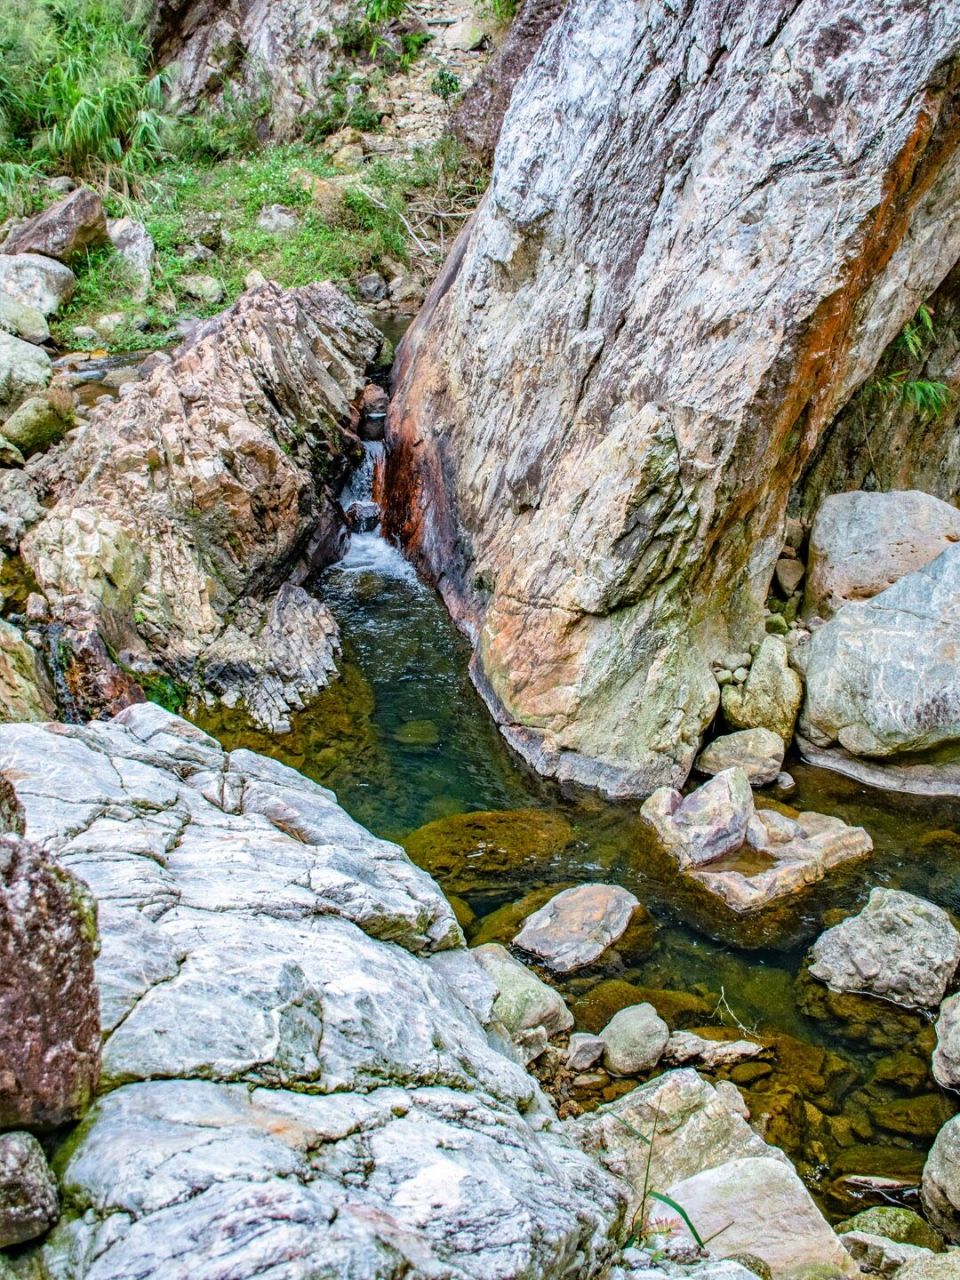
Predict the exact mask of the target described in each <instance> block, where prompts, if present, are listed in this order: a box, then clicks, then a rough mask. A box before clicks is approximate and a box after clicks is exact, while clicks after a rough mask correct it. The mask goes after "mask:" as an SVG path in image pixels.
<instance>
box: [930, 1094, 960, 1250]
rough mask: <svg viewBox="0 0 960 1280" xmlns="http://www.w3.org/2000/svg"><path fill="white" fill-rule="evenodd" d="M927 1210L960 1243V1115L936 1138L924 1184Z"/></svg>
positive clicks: (940, 1226) (946, 1125) (943, 1229)
mask: <svg viewBox="0 0 960 1280" xmlns="http://www.w3.org/2000/svg"><path fill="white" fill-rule="evenodd" d="M920 1195H921V1199H922V1200H923V1208H924V1212H925V1213H926V1215H927V1218H928V1219H929V1220H930V1222H931V1223H932V1224H933V1225H934V1226H935V1227H936V1228H937V1230H938V1231H940V1232H942V1233H943V1235H945V1236H946V1238H947V1239H948V1240H952V1241H953V1242H954V1243H960V1116H954V1117H953V1119H952V1120H948V1121H947V1123H946V1124H945V1125H944V1126H943V1128H942V1129H941V1130H940V1132H939V1133H938V1134H937V1136H936V1138H935V1139H934V1143H933V1146H932V1147H931V1148H930V1154H929V1155H928V1156H927V1162H926V1164H925V1165H924V1166H923V1181H922V1183H921V1187H920Z"/></svg>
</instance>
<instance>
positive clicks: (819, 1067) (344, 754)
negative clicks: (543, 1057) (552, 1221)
mask: <svg viewBox="0 0 960 1280" xmlns="http://www.w3.org/2000/svg"><path fill="white" fill-rule="evenodd" d="M313 587H314V589H315V590H316V591H317V593H318V595H320V596H321V597H322V598H323V599H324V601H325V602H326V603H327V604H328V605H329V606H330V608H331V609H332V610H333V612H334V614H335V615H336V617H337V621H338V623H339V625H340V628H341V632H342V636H343V643H344V661H343V663H342V674H341V678H340V679H338V680H336V681H334V683H333V684H332V685H331V686H330V687H329V688H328V689H327V690H325V691H324V693H323V694H322V696H321V698H320V700H319V701H318V703H317V704H316V705H315V706H313V707H312V708H311V709H310V710H309V711H307V712H304V713H302V714H300V715H299V716H296V717H294V721H293V732H292V733H291V734H290V735H287V736H284V737H272V736H270V735H267V734H263V733H260V732H257V731H255V730H251V729H250V727H249V725H245V724H243V723H242V722H240V721H239V720H238V719H237V717H236V716H234V715H231V713H229V712H222V711H221V712H217V713H204V714H203V715H202V716H201V722H202V724H203V727H204V728H207V729H208V730H209V731H211V732H213V733H216V734H218V735H219V736H220V737H221V738H222V739H223V740H224V742H225V744H226V745H227V746H228V747H233V746H237V745H241V744H242V745H244V746H250V747H253V748H254V749H256V750H260V751H263V752H264V753H266V754H268V755H272V756H276V757H277V758H279V759H281V760H284V761H285V762H286V763H288V764H291V765H293V766H294V767H295V768H298V769H301V770H302V771H303V772H304V773H306V774H308V775H309V776H311V777H313V778H316V779H317V780H318V781H320V782H322V783H324V784H325V785H326V786H329V787H332V788H333V789H334V790H335V791H336V792H337V795H338V797H339V799H340V802H341V803H342V804H343V805H344V807H345V808H346V809H347V810H348V811H349V812H350V813H351V814H353V816H354V817H355V818H357V819H358V821H360V822H362V823H363V824H364V825H365V826H367V827H369V828H370V829H371V830H373V831H374V832H376V833H377V834H378V835H381V836H386V837H389V838H391V839H397V840H403V841H405V842H406V843H408V844H409V846H410V849H411V852H412V853H413V854H414V856H415V857H421V858H422V859H423V860H424V862H425V864H426V865H432V869H433V870H434V871H435V872H436V873H437V875H438V878H440V880H441V882H443V881H444V879H445V878H447V883H446V886H445V887H446V888H447V890H448V892H450V893H451V894H454V895H456V896H457V898H458V903H457V907H458V913H459V914H460V915H461V918H462V919H463V920H464V921H466V922H467V931H468V934H469V935H470V936H474V937H475V936H476V935H477V933H478V932H481V933H482V937H483V938H484V940H487V939H489V938H490V937H495V936H497V935H498V930H499V931H500V932H501V933H502V937H503V939H504V940H509V937H510V936H512V933H511V930H513V931H515V926H516V928H518V927H519V925H518V924H517V923H516V920H515V916H516V912H514V911H512V910H511V907H512V906H513V905H514V904H516V903H517V902H518V901H519V900H520V899H522V898H524V897H525V896H527V895H532V896H531V898H530V900H531V902H533V901H537V902H538V904H539V902H540V901H542V900H543V896H544V893H545V891H546V890H547V889H548V888H550V887H552V886H555V887H556V888H557V889H558V890H559V889H560V888H563V887H567V886H569V885H571V884H575V883H582V882H586V881H590V880H602V881H609V882H616V883H620V884H623V885H625V886H626V887H627V888H629V889H631V890H632V891H633V892H634V893H635V894H636V895H637V896H638V897H639V898H640V900H641V902H643V903H644V904H645V905H646V906H648V907H649V909H650V910H651V911H652V913H653V914H654V916H655V917H656V920H657V926H658V927H657V934H656V944H655V946H654V947H653V949H652V951H648V952H647V954H644V955H641V956H638V957H633V956H624V957H621V959H620V961H616V960H615V961H614V962H613V963H612V965H610V966H608V967H607V968H606V969H605V970H597V971H590V972H587V973H581V974H577V975H573V976H572V977H568V978H566V979H564V980H563V981H558V982H557V983H556V985H558V986H559V987H560V989H561V990H562V991H563V994H564V995H565V997H566V998H567V1000H568V1001H569V1003H570V1005H571V1008H572V1009H573V1011H574V1013H575V1015H576V1017H577V1023H578V1027H579V1028H581V1029H590V1030H595V1029H597V1028H598V1027H599V1026H602V1025H603V1024H604V1022H605V1021H606V1020H608V1019H609V1017H611V1016H612V1015H613V1014H614V1013H615V1012H616V1011H617V1009H619V1008H622V1007H624V1006H625V1005H627V1004H631V1003H637V1002H638V1001H640V1000H650V1001H652V1002H653V1003H654V1004H655V1005H656V1006H657V1008H658V1009H659V1010H660V1012H661V1015H662V1016H663V1017H665V1018H666V1020H667V1021H668V1022H669V1023H670V1025H671V1027H673V1028H681V1027H684V1028H690V1027H700V1028H703V1027H715V1028H716V1027H723V1026H727V1027H729V1026H740V1027H744V1028H747V1029H748V1030H749V1031H751V1032H755V1033H757V1034H758V1035H760V1036H761V1037H762V1038H764V1039H765V1040H767V1041H768V1042H770V1043H771V1044H772V1045H773V1047H774V1050H775V1056H774V1055H771V1061H769V1062H750V1063H744V1064H742V1065H741V1066H740V1067H733V1068H727V1069H725V1070H724V1071H723V1072H722V1073H721V1074H722V1075H723V1076H725V1077H727V1078H732V1079H733V1080H734V1081H735V1082H736V1083H737V1084H738V1085H739V1086H740V1087H741V1089H742V1090H743V1092H744V1096H745V1098H746V1099H747V1102H748V1105H749V1106H750V1109H751V1112H752V1115H753V1117H754V1120H755V1121H758V1122H759V1123H760V1124H761V1126H762V1127H763V1129H764V1131H765V1134H766V1136H767V1137H768V1138H769V1139H770V1140H771V1141H773V1142H777V1143H778V1144H780V1145H781V1146H783V1147H784V1148H785V1149H787V1150H788V1151H789V1152H790V1154H791V1156H792V1157H793V1159H794V1160H795V1162H796V1163H797V1166H798V1168H799V1170H800V1172H801V1173H802V1175H803V1176H804V1177H805V1179H806V1180H807V1182H808V1184H809V1185H810V1186H811V1188H812V1189H813V1190H814V1191H815V1192H816V1193H817V1194H818V1196H819V1198H820V1200H821V1203H822V1204H823V1206H824V1208H825V1209H826V1210H827V1211H828V1212H830V1213H831V1215H832V1216H834V1217H837V1216H847V1215H848V1214H849V1213H850V1212H852V1211H854V1210H855V1209H856V1208H858V1207H863V1205H864V1204H867V1203H873V1202H882V1201H884V1200H885V1199H886V1197H887V1195H888V1194H889V1192H887V1191H885V1192H884V1193H883V1194H882V1195H874V1194H873V1193H872V1192H871V1191H870V1190H869V1185H870V1182H869V1180H870V1179H871V1178H872V1177H876V1176H882V1177H884V1178H886V1179H892V1180H893V1181H894V1182H897V1181H898V1180H899V1181H901V1182H903V1183H904V1184H906V1185H908V1186H909V1185H910V1184H914V1185H915V1184H916V1181H917V1177H918V1172H919V1169H920V1167H921V1166H922V1161H923V1154H924V1152H925V1151H926V1149H927V1148H928V1147H929V1145H930V1142H931V1140H932V1138H933V1136H934V1133H935V1131H936V1128H937V1127H939V1125H940V1124H941V1123H942V1122H943V1120H944V1119H945V1118H946V1117H947V1116H948V1115H950V1114H951V1113H952V1112H953V1111H954V1110H955V1109H956V1104H955V1102H954V1101H953V1099H952V1097H951V1096H949V1095H945V1094H943V1093H942V1092H941V1091H940V1090H938V1089H937V1088H936V1086H935V1084H934V1083H933V1081H932V1078H931V1076H930V1074H929V1062H930V1053H931V1049H932V1047H933V1030H932V1025H931V1023H930V1022H929V1020H927V1019H926V1018H924V1017H922V1016H919V1015H912V1014H907V1015H903V1016H900V1015H899V1014H898V1012H897V1011H896V1010H894V1009H893V1007H892V1006H889V1005H881V1004H880V1002H877V1001H870V1000H866V1001H864V1000H863V998H860V997H858V998H853V997H851V998H842V999H840V1000H829V999H824V998H822V991H823V990H824V989H818V988H819V984H814V983H812V982H807V981H805V980H804V979H803V975H802V969H801V966H802V960H803V954H804V951H805V949H806V946H807V944H808V942H809V940H810V939H811V938H812V937H813V936H815V935H816V933H817V932H818V931H819V930H820V929H821V928H822V927H823V922H824V916H825V914H827V913H829V912H834V913H836V912H840V913H841V914H843V913H846V912H849V911H850V910H854V909H856V908H857V907H858V906H859V905H860V904H862V902H863V901H864V900H865V898H866V894H867V892H868V889H869V888H870V887H871V886H873V885H875V884H885V885H892V886H895V887H900V888H905V889H908V890H909V891H911V892H914V893H918V894H921V895H922V896H924V897H926V898H929V899H931V900H932V901H935V902H938V903H939V904H941V905H942V906H945V907H947V908H948V909H951V910H960V834H958V830H960V805H958V804H956V803H953V802H945V801H935V800H929V799H921V798H917V797H905V796H898V795H885V794H883V793H880V792H875V791H870V790H867V789H866V788H864V787H862V786H860V785H858V784H857V783H855V782H853V781H851V780H850V779H847V778H843V777H841V776H840V775H836V774H827V773H824V772H823V771H821V770H815V769H811V768H808V767H807V766H804V765H802V764H799V763H797V764H796V765H791V766H790V768H791V771H792V772H793V773H794V776H795V777H796V780H797V784H798V786H797V792H796V795H795V796H794V797H793V803H794V804H795V805H796V807H797V808H799V809H801V810H802V809H817V810H819V811H821V812H825V813H831V814H836V815H837V816H839V817H842V818H843V819H844V820H845V821H847V822H850V823H853V824H855V825H862V826H865V827H866V828H867V830H868V831H869V832H870V834H871V835H872V837H873V839H874V843H875V853H874V854H873V856H872V857H871V858H870V860H869V861H868V862H866V863H857V864H855V865H854V866H852V867H849V868H847V869H846V870H845V871H841V873H840V874H838V875H834V876H832V877H831V878H830V879H829V880H828V881H827V882H826V883H824V884H823V885H821V886H819V887H818V888H817V889H816V890H815V891H813V892H812V893H810V894H809V895H808V896H806V897H805V898H801V899H797V900H795V901H792V902H791V903H790V904H789V905H788V906H787V907H785V908H779V909H776V910H774V911H772V912H769V913H767V914H766V915H765V917H764V921H763V923H762V927H758V926H757V924H756V923H754V924H753V925H749V924H747V923H744V922H737V921H736V920H735V919H733V918H732V917H731V916H730V915H729V913H727V914H726V915H724V914H723V913H722V912H719V911H718V909H717V908H716V906H715V905H714V904H713V903H712V901H711V900H710V899H709V898H708V897H707V895H706V894H703V893H697V892H695V891H692V890H691V889H690V887H689V885H688V884H686V883H685V882H684V880H683V878H682V877H680V876H678V875H677V874H676V872H675V871H674V869H673V867H672V864H670V863H669V861H668V860H666V859H665V858H664V857H663V855H662V854H661V853H660V852H659V851H658V850H657V849H656V847H655V846H654V844H653V842H652V840H651V838H650V835H649V832H648V831H647V829H646V827H645V825H644V824H642V823H641V822H640V819H639V806H637V805H635V804H612V803H608V802H605V801H603V800H602V799H600V798H598V797H597V796H595V795H590V794H584V793H579V792H561V791H560V790H559V789H558V788H556V787H554V786H552V785H550V784H548V783H545V782H544V781H543V780H542V779H539V778H537V777H536V776H535V775H534V774H532V773H531V772H530V771H529V770H528V769H526V768H525V767H524V765H523V764H522V762H520V761H519V760H518V759H517V758H516V757H515V756H514V755H512V753H511V752H510V751H509V750H508V748H507V747H506V745H505V744H504V742H503V740H502V739H501V737H500V735H499V733H498V732H497V729H496V727H495V725H494V724H493V721H492V719H491V718H490V716H489V714H488V713H487V711H486V709H485V707H484V706H483V705H482V703H481V702H480V699H479V698H478V696H477V694H476V693H475V691H474V689H473V687H472V685H471V683H470V679H469V674H468V662H469V656H470V652H469V647H468V645H467V643H466V642H465V640H464V639H463V637H461V636H460V635H459V634H458V633H457V632H456V630H455V629H454V627H453V626H452V624H451V622H450V620H449V618H448V616H447V614H446V612H445V610H444V609H443V606H442V605H441V603H440V601H439V600H438V598H437V597H436V595H435V594H434V592H433V591H432V590H430V589H429V588H428V587H426V586H424V585H423V583H421V582H420V581H419V579H418V578H417V576H416V574H415V572H414V571H413V569H412V567H411V566H410V565H409V564H408V563H407V562H406V561H405V560H404V559H403V558H402V556H400V554H399V553H398V552H397V551H396V550H395V549H394V548H393V547H391V546H390V545H389V544H388V543H387V542H385V541H384V540H383V539H382V538H381V537H380V536H379V535H378V534H375V533H365V534H359V535H354V537H353V538H352V539H351V542H350V546H349V549H348V551H347V554H346V556H345V557H344V559H343V560H342V561H341V562H340V563H339V564H337V565H335V566H334V567H333V568H331V569H328V570H327V571H326V572H325V573H323V574H322V575H321V576H320V577H319V579H318V580H317V581H316V582H315V583H314V584H313ZM531 810H532V811H534V813H533V814H531V812H530V811H531ZM492 811H495V812H492ZM503 811H514V816H513V817H512V818H510V819H505V818H504V816H503ZM518 811H519V812H518ZM485 812H488V813H490V818H489V820H486V819H485V818H484V813H485ZM468 813H470V814H472V815H473V816H472V818H471V819H470V820H469V821H467V820H465V819H464V818H462V817H460V815H464V814H468ZM538 814H539V816H538ZM445 819H450V820H451V821H450V822H449V824H445V822H444V820H445ZM426 824H434V825H433V826H432V827H430V828H427V829H426V831H424V830H421V829H422V828H425V827H426ZM414 832H416V835H415V836H413V839H412V840H408V839H407V837H408V836H410V835H411V833H414ZM471 833H472V834H471ZM561 833H562V835H561ZM464 841H466V843H464ZM471 841H472V843H471ZM458 842H459V843H458ZM454 855H455V856H454ZM494 912H499V913H500V914H499V916H498V917H493V913H494ZM832 919H833V917H832V916H828V923H830V922H832ZM811 989H812V994H811ZM623 1087H625V1086H624V1085H623V1084H622V1083H621V1084H616V1083H614V1084H612V1085H610V1086H608V1087H607V1090H606V1096H611V1094H612V1093H614V1092H617V1091H622V1088H623ZM603 1097H604V1093H603V1091H600V1092H597V1093H596V1094H594V1095H586V1096H578V1098H577V1100H578V1101H579V1102H580V1103H581V1104H582V1105H594V1104H595V1103H596V1102H598V1101H602V1100H603ZM864 1179H866V1181H864ZM904 1198H905V1200H906V1202H907V1203H914V1204H915V1195H913V1196H912V1195H911V1193H910V1192H909V1191H908V1192H906V1193H905V1197H904Z"/></svg>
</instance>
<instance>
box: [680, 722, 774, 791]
mask: <svg viewBox="0 0 960 1280" xmlns="http://www.w3.org/2000/svg"><path fill="white" fill-rule="evenodd" d="M783 753H784V745H783V739H782V738H781V737H780V735H779V734H777V733H774V732H773V731H772V730H771V729H763V728H760V729H741V730H740V731H739V732H738V733H726V734H723V735H722V736H721V737H719V738H714V740H713V741H712V742H711V743H710V744H709V746H707V747H704V749H703V750H702V751H701V752H700V754H699V755H698V756H697V763H696V770H697V773H706V774H711V775H712V774H717V773H722V772H723V771H724V770H725V769H742V770H743V772H744V773H745V774H746V775H747V779H748V780H749V782H750V785H751V786H753V787H762V786H765V785H766V784H767V783H769V782H775V781H776V779H777V778H778V777H779V776H780V772H781V770H782V769H783Z"/></svg>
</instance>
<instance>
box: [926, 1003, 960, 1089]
mask: <svg viewBox="0 0 960 1280" xmlns="http://www.w3.org/2000/svg"><path fill="white" fill-rule="evenodd" d="M933 1076H934V1079H935V1080H936V1082H937V1084H939V1085H941V1086H942V1087H943V1088H944V1089H958V1090H960V995H955V996H950V997H949V999H947V1000H944V1002H943V1004H942V1005H941V1006H940V1016H939V1018H938V1019H937V1047H936V1049H935V1050H934V1054H933Z"/></svg>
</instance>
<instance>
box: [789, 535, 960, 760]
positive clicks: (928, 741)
mask: <svg viewBox="0 0 960 1280" xmlns="http://www.w3.org/2000/svg"><path fill="white" fill-rule="evenodd" d="M958 635H960V544H953V545H951V546H948V547H947V549H946V550H945V551H943V552H941V553H940V555H939V556H937V558H936V559H935V560H932V561H931V562H930V563H929V564H927V565H924V567H923V568H922V569H917V570H916V571H915V572H914V573H910V574H907V575H906V577H903V578H901V579H900V580H899V582H896V583H895V584H894V585H893V586H892V587H888V588H887V590H886V591H881V592H880V594H879V595H876V596H874V597H873V599H872V600H867V601H864V602H862V603H855V604H848V605H846V606H845V607H844V608H843V609H841V610H840V612H839V613H838V614H837V615H836V617H835V618H832V619H831V621H830V622H828V623H827V624H826V625H825V626H823V627H818V628H817V630H816V631H814V632H813V635H812V636H811V638H810V642H809V644H808V645H807V646H805V652H804V654H803V664H804V668H805V673H806V682H807V696H806V701H805V703H804V707H803V716H802V718H801V723H800V731H801V733H802V734H803V736H804V737H805V738H809V739H810V740H811V742H812V743H813V744H814V746H816V747H826V746H829V745H830V744H831V743H835V742H838V743H839V744H840V746H841V747H843V748H844V749H845V750H846V751H848V752H850V753H851V754H852V755H855V756H870V757H876V758H882V759H886V758H888V757H891V756H896V755H898V754H904V753H908V752H921V751H928V750H931V749H933V748H936V747H942V746H944V745H947V744H951V743H958V742H960V661H958V654H960V651H958V647H957V636H958Z"/></svg>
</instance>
